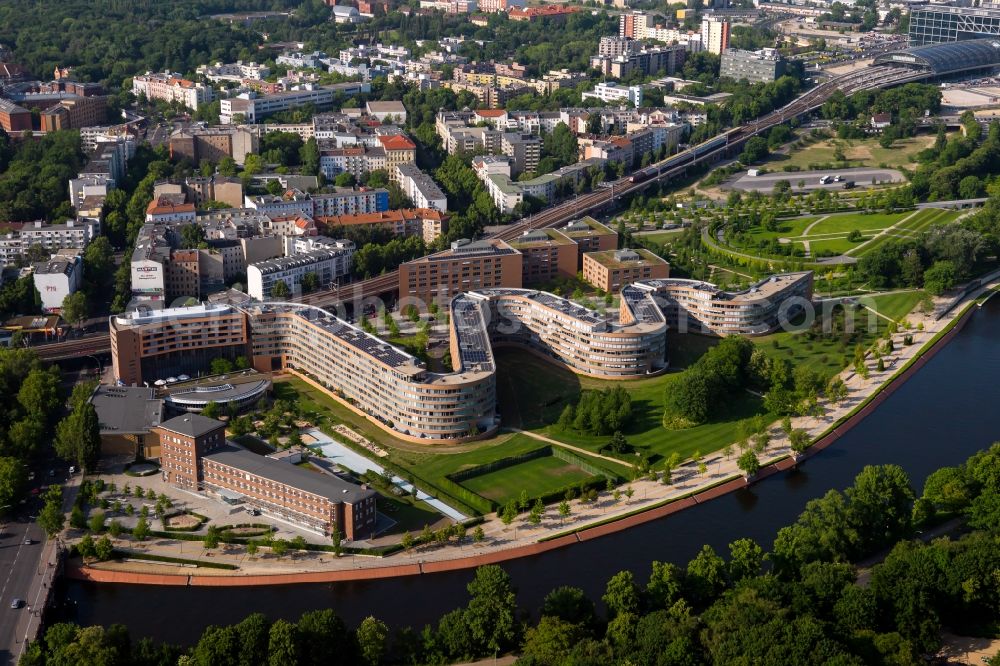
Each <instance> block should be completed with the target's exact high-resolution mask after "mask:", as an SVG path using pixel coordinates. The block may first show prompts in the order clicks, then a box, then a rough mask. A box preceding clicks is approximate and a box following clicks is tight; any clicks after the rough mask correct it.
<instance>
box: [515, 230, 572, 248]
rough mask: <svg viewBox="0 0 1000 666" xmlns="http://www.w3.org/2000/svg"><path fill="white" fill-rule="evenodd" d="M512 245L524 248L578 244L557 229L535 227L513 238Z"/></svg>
mask: <svg viewBox="0 0 1000 666" xmlns="http://www.w3.org/2000/svg"><path fill="white" fill-rule="evenodd" d="M510 245H511V247H513V248H515V249H523V248H532V247H547V246H550V245H576V243H575V242H573V240H572V239H570V238H569V237H567V236H566V234H564V233H562V232H560V231H558V230H556V229H533V230H532V231H526V232H524V233H523V234H521V235H520V236H518V237H517V238H515V239H513V240H511V241H510Z"/></svg>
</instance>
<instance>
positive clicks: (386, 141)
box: [378, 134, 417, 181]
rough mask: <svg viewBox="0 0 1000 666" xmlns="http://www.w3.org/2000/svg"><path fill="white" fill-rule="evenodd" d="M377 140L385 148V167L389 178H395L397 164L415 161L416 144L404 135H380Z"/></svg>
mask: <svg viewBox="0 0 1000 666" xmlns="http://www.w3.org/2000/svg"><path fill="white" fill-rule="evenodd" d="M378 141H379V143H380V144H382V149H383V150H385V168H386V169H387V170H388V171H389V178H390V179H391V180H394V181H395V180H396V179H397V176H398V174H397V173H396V167H397V166H399V165H400V164H408V163H413V162H416V161H417V146H416V144H414V143H413V142H412V141H410V139H409V138H408V137H406V136H405V135H403V134H395V135H392V136H380V137H379V138H378Z"/></svg>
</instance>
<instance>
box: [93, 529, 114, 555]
mask: <svg viewBox="0 0 1000 666" xmlns="http://www.w3.org/2000/svg"><path fill="white" fill-rule="evenodd" d="M114 551H115V549H114V546H112V545H111V540H110V539H109V538H108V537H107V535H105V536H102V537H101V538H100V539H99V540H98V541H97V543H96V544H94V556H95V557H97V559H98V560H100V561H102V562H104V561H106V560H110V559H111V556H112V555H113V554H114Z"/></svg>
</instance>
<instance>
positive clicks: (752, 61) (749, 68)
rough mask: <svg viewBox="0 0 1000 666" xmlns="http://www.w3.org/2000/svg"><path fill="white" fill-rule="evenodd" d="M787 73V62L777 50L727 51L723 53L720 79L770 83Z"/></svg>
mask: <svg viewBox="0 0 1000 666" xmlns="http://www.w3.org/2000/svg"><path fill="white" fill-rule="evenodd" d="M784 73H785V60H784V58H782V57H781V54H780V53H778V50H777V49H760V50H759V51H741V50H739V49H726V50H725V51H723V52H722V60H721V64H720V66H719V77H720V78H723V79H725V78H729V79H733V80H734V81H747V82H748V83H769V82H771V81H774V80H775V79H778V78H780V77H781V76H782V75H784Z"/></svg>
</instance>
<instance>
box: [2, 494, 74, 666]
mask: <svg viewBox="0 0 1000 666" xmlns="http://www.w3.org/2000/svg"><path fill="white" fill-rule="evenodd" d="M59 480H60V481H61V480H62V479H59ZM79 483H80V476H79V475H77V476H74V477H71V478H70V480H69V481H68V482H67V484H66V485H65V486H64V487H63V509H64V510H65V511H68V510H69V508H70V507H71V506H72V504H73V500H74V499H75V498H76V491H77V490H78V489H79ZM40 509H41V502H40V500H39V499H37V498H33V499H31V500H29V501H28V503H27V504H25V505H24V507H22V509H21V512H22V513H23V514H24V515H17V514H15V517H14V518H13V519H12V520H11V521H10V522H8V523H6V524H4V525H3V526H2V527H0V666H8V664H15V663H17V660H18V658H19V657H20V655H21V652H22V650H23V648H24V645H25V637H26V636H28V637H30V636H32V635H33V632H35V631H36V630H37V628H38V623H39V622H40V620H41V609H42V607H43V605H44V602H45V597H46V595H47V594H48V590H49V588H50V587H51V585H52V579H53V576H54V574H55V570H56V567H55V563H56V561H57V557H56V547H57V542H55V541H48V540H46V538H45V533H44V532H43V531H42V528H41V527H39V526H38V524H37V523H36V522H34V520H33V518H34V517H36V516H37V514H38V511H39V510H40ZM26 537H27V538H28V539H30V540H31V543H30V544H26V543H25V538H26ZM14 599H21V600H22V603H21V605H20V608H16V609H15V608H11V602H12V601H13V600H14Z"/></svg>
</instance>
